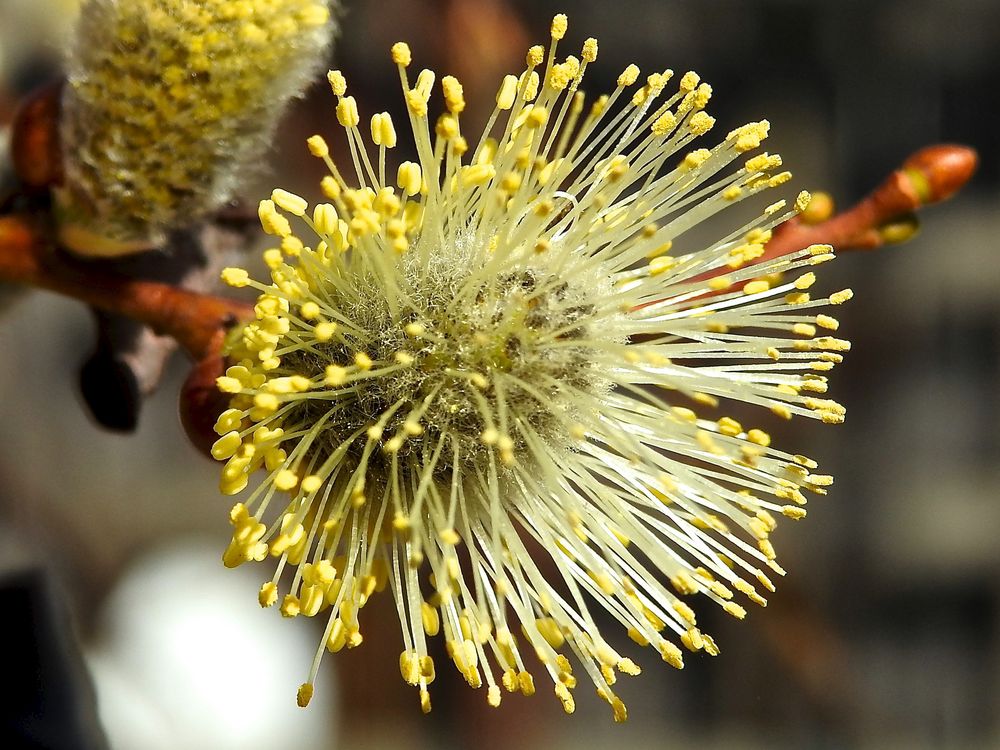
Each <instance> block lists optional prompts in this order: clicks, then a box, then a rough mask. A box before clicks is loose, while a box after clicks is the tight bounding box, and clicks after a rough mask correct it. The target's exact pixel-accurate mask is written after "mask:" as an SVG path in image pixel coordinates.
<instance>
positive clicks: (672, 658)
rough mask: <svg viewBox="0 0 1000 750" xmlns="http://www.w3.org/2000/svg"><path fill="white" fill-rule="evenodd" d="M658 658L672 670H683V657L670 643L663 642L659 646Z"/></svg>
mask: <svg viewBox="0 0 1000 750" xmlns="http://www.w3.org/2000/svg"><path fill="white" fill-rule="evenodd" d="M659 649H660V656H661V657H663V661H665V662H666V663H667V664H669V665H670V666H671V667H673V668H674V669H683V668H684V657H683V655H682V654H681V650H680V649H679V648H677V646H676V645H675V644H673V643H671V642H670V641H667V640H664V641H661V642H660V644H659Z"/></svg>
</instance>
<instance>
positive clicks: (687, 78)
mask: <svg viewBox="0 0 1000 750" xmlns="http://www.w3.org/2000/svg"><path fill="white" fill-rule="evenodd" d="M700 82H701V76H699V75H698V74H697V73H695V72H694V71H693V70H689V71H688V72H687V73H685V74H684V75H683V76H681V80H680V84H679V88H680V90H681V92H682V93H687V92H689V91H694V90H695V89H696V88H697V87H698V84H699V83H700Z"/></svg>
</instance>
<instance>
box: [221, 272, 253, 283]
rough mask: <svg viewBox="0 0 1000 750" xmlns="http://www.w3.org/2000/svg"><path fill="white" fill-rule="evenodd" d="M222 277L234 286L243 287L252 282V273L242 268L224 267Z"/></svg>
mask: <svg viewBox="0 0 1000 750" xmlns="http://www.w3.org/2000/svg"><path fill="white" fill-rule="evenodd" d="M221 277H222V280H223V281H224V282H225V283H226V284H228V285H229V286H232V287H243V286H246V285H247V284H248V283H250V274H249V273H247V272H246V271H245V270H244V269H242V268H223V269H222V274H221Z"/></svg>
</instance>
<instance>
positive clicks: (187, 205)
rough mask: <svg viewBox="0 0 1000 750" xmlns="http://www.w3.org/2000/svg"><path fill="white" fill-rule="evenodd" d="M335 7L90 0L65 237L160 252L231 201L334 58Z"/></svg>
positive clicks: (68, 128)
mask: <svg viewBox="0 0 1000 750" xmlns="http://www.w3.org/2000/svg"><path fill="white" fill-rule="evenodd" d="M333 4H334V3H333V0H285V1H284V2H281V3H275V2H271V1H269V0H246V1H245V2H242V3H233V2H228V1H227V0H203V1H202V2H198V3H192V2H189V1H188V0H130V2H117V1H116V0H89V1H88V2H86V3H85V4H84V6H83V9H82V12H81V15H80V19H79V22H78V24H77V28H76V35H75V43H74V45H73V48H72V50H71V52H70V55H69V60H68V63H67V71H68V85H67V87H66V89H65V93H64V96H63V123H62V140H63V150H64V159H65V169H66V182H65V186H64V187H63V188H62V189H61V190H60V194H59V196H58V199H59V204H60V212H59V215H60V221H61V226H60V236H61V239H62V241H63V242H64V244H66V245H68V246H69V247H70V248H71V249H73V250H76V251H77V252H79V253H82V254H88V255H118V254H122V253H125V252H129V251H132V250H135V249H144V248H147V247H150V246H152V245H155V244H157V243H158V242H159V241H160V240H161V239H162V236H163V234H164V233H165V232H167V231H168V230H170V229H172V228H174V227H178V226H183V225H185V224H189V223H190V222H192V221H194V220H197V219H198V218H199V217H201V216H203V215H205V214H206V213H208V212H210V211H211V210H213V209H214V208H216V207H218V206H219V205H221V203H223V202H224V201H226V200H228V199H229V198H231V197H232V195H233V193H234V190H235V187H236V185H237V182H238V180H239V179H240V177H241V175H242V174H243V173H244V171H245V170H246V168H247V166H248V164H249V163H250V162H251V161H253V160H254V158H255V157H256V156H257V155H258V154H259V153H261V152H263V151H266V144H267V139H268V137H269V136H270V135H271V133H272V131H273V129H274V127H275V126H276V124H277V121H278V118H279V117H280V115H281V113H282V111H283V109H284V107H285V105H286V104H287V103H288V101H289V100H290V99H291V98H292V97H294V96H296V95H297V94H298V93H299V92H300V91H301V90H302V89H303V87H304V86H305V84H306V83H307V82H308V81H309V79H310V78H311V76H312V75H313V74H314V73H315V71H316V68H317V67H318V66H319V65H322V63H323V61H324V57H325V55H324V51H325V49H326V46H327V44H328V42H329V39H330V37H331V34H332V31H333V26H334V24H333V22H332V21H331V13H330V11H331V6H332V5H333Z"/></svg>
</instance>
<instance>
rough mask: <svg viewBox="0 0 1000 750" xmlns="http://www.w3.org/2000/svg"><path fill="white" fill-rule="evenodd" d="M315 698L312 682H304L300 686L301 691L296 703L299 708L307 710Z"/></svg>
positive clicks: (297, 694) (298, 693) (296, 697)
mask: <svg viewBox="0 0 1000 750" xmlns="http://www.w3.org/2000/svg"><path fill="white" fill-rule="evenodd" d="M312 697H313V684H312V683H311V682H304V683H302V684H301V685H299V690H298V692H297V693H296V696H295V702H296V703H298V705H299V708H305V707H306V706H308V705H309V701H311V700H312Z"/></svg>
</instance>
